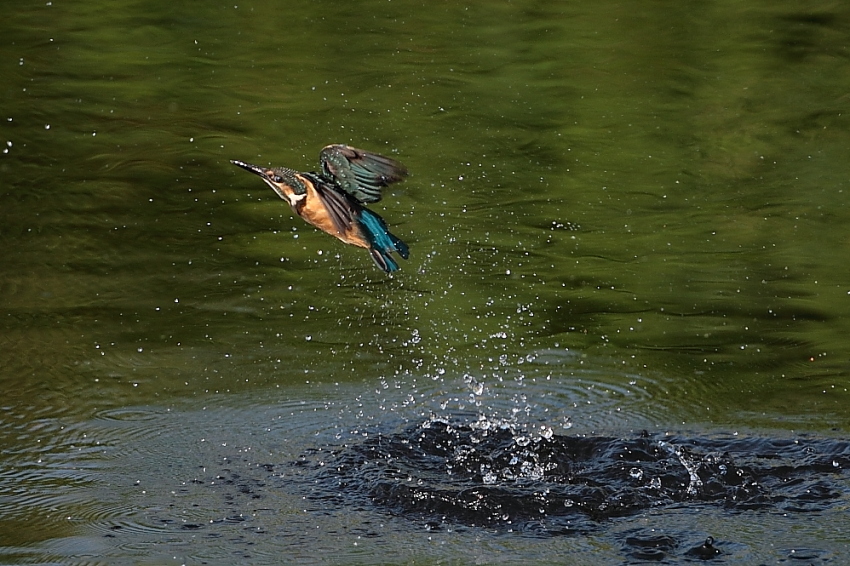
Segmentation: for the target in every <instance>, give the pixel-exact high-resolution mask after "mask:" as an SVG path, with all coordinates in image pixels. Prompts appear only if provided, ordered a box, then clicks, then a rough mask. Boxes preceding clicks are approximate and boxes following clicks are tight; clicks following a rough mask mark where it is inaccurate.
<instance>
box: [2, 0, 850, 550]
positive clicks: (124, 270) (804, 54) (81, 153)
mask: <svg viewBox="0 0 850 566" xmlns="http://www.w3.org/2000/svg"><path fill="white" fill-rule="evenodd" d="M848 15H849V14H848V13H847V10H846V9H845V8H843V7H841V6H838V5H834V4H827V3H822V4H816V5H813V6H809V7H807V9H806V11H802V10H801V9H800V8H799V6H798V5H797V4H796V3H791V2H778V3H777V2H770V3H767V2H762V3H755V4H752V3H751V4H749V5H747V6H739V5H738V4H737V3H734V4H733V3H720V4H714V5H711V6H700V7H695V6H680V5H678V4H669V5H668V4H659V5H657V6H650V7H642V9H641V10H640V11H635V10H634V9H633V7H632V6H630V5H624V4H619V3H614V2H611V3H606V4H603V5H593V6H584V5H575V6H571V5H560V4H554V5H553V4H551V3H550V4H546V5H544V4H533V3H527V2H526V3H511V2H505V3H501V4H493V3H490V4H481V5H476V6H473V5H468V6H464V5H434V4H421V3H414V2H407V1H395V0H394V1H392V2H366V3H359V4H358V5H357V6H353V5H352V6H350V7H349V6H345V5H344V6H339V5H338V4H333V3H329V2H290V3H287V5H286V6H280V5H276V4H274V3H264V2H253V3H250V4H236V5H234V4H231V5H228V6H214V5H209V6H192V7H191V8H190V7H188V6H186V7H184V6H181V5H176V4H168V3H153V2H147V3H141V4H135V5H133V6H104V5H95V4H84V5H79V4H76V5H68V4H65V3H59V2H55V1H54V2H33V3H25V4H22V5H20V6H18V7H16V9H15V11H14V13H10V14H9V15H8V17H7V18H5V19H4V21H3V23H1V24H0V26H2V29H3V32H4V33H3V37H4V38H5V40H4V42H3V43H2V48H0V53H2V54H3V55H4V56H3V57H2V58H0V75H2V77H3V78H4V80H3V85H4V89H3V101H4V103H3V105H2V112H0V138H2V139H0V144H4V145H3V149H4V153H3V154H0V173H2V175H0V226H2V228H0V265H2V266H3V269H2V274H0V292H2V297H3V300H2V303H0V308H2V312H0V321H2V322H0V325H2V326H0V328H2V331H1V332H0V345H2V346H1V347H0V387H2V392H3V393H2V397H0V407H2V413H0V414H2V416H0V522H2V527H3V528H0V548H2V552H3V557H4V560H5V561H7V562H28V563H37V562H63V563H69V562H70V563H86V562H88V563H98V562H102V563H128V562H135V563H137V562H145V561H149V562H151V563H161V562H164V561H171V560H174V561H175V562H180V563H183V562H185V563H195V562H198V561H201V560H210V561H217V562H222V561H233V560H234V559H241V558H244V556H245V555H247V554H250V555H251V558H250V559H251V560H252V561H254V562H258V563H262V562H276V561H278V560H279V559H280V557H281V556H282V555H283V556H287V557H291V558H292V559H293V560H294V559H296V558H300V559H303V560H307V559H309V560H312V561H313V562H318V563H322V562H325V563H327V562H332V563H375V562H381V561H385V560H386V557H387V556H398V557H399V561H414V560H417V561H421V560H423V559H429V560H431V561H433V562H440V561H442V562H455V563H467V562H475V561H484V562H494V561H498V560H503V561H506V562H516V560H518V557H522V558H525V559H529V560H534V561H538V562H541V563H546V562H558V563H562V562H563V560H564V557H565V556H571V557H575V560H576V563H588V561H590V560H596V559H597V558H596V557H598V560H599V563H611V562H612V561H613V562H619V561H622V560H641V559H648V558H647V557H643V558H641V556H642V555H641V554H640V552H644V551H640V550H639V549H641V548H644V549H646V548H648V549H649V550H645V551H646V552H650V553H651V552H655V551H656V550H657V549H658V548H660V549H661V552H663V553H664V557H665V559H666V560H683V559H685V558H686V557H687V552H688V551H689V550H691V549H694V548H698V547H699V546H700V545H703V544H704V543H705V541H706V539H707V537H709V536H711V537H713V538H714V539H715V543H714V544H715V545H716V547H717V548H719V549H721V550H723V552H724V554H723V555H722V556H724V557H726V559H730V560H733V561H734V562H735V563H744V564H746V563H751V564H760V563H774V562H777V561H781V560H789V559H791V558H794V557H799V556H804V557H805V559H806V560H809V561H819V562H830V561H831V562H835V563H838V561H839V560H840V558H839V557H840V556H841V555H843V554H846V551H847V540H846V537H845V536H844V535H843V534H842V533H843V532H846V530H847V524H846V520H845V519H844V518H843V515H842V514H841V513H840V512H839V509H841V508H842V505H843V504H845V503H846V497H847V493H848V491H847V484H846V477H845V475H844V473H843V472H838V473H837V474H836V475H835V476H830V479H829V481H830V482H832V483H829V490H830V491H829V493H831V494H833V495H834V496H831V497H828V498H826V501H827V503H826V504H824V506H823V507H821V508H818V509H816V510H814V511H812V512H808V513H791V514H786V512H785V510H784V509H783V508H782V507H781V505H774V506H770V507H768V508H767V509H762V510H758V511H749V510H748V511H745V512H736V511H730V510H729V509H726V508H724V507H723V506H718V505H708V506H704V505H695V504H693V502H692V501H689V500H683V502H680V503H678V504H676V505H667V504H664V505H660V506H654V507H650V508H648V509H643V510H640V511H637V512H635V513H631V514H627V515H626V516H624V517H618V518H616V519H613V520H609V521H601V522H600V523H599V526H598V527H597V528H593V529H590V528H588V529H585V530H583V531H582V532H581V534H580V535H574V534H573V535H569V534H568V535H564V536H541V534H540V532H539V530H538V529H536V528H528V529H514V530H513V531H511V530H510V529H509V528H505V526H504V525H480V524H478V523H476V522H475V521H471V522H470V521H463V520H461V518H457V517H454V518H453V517H448V518H446V519H445V520H443V519H442V518H440V517H437V518H435V517H434V516H430V515H428V514H427V513H425V514H424V515H422V514H417V513H415V512H410V513H407V512H404V513H399V512H396V511H394V510H393V509H387V508H386V507H382V506H381V505H376V504H370V503H369V502H368V501H367V500H365V499H358V498H360V497H361V495H358V494H362V493H363V491H356V490H355V491H354V492H352V493H353V494H354V495H352V499H353V500H356V501H357V503H352V504H348V503H346V502H345V501H339V500H336V499H330V500H327V501H325V502H324V503H321V504H320V503H317V502H316V500H314V499H310V493H311V492H310V491H309V490H305V488H304V486H301V485H298V482H296V481H293V482H291V483H290V482H288V481H287V478H288V477H289V476H290V475H293V474H294V472H293V471H292V469H290V467H289V466H290V464H291V463H292V462H298V461H299V459H300V458H306V459H307V460H305V461H310V462H312V459H310V455H311V454H315V453H325V452H328V453H336V451H340V450H345V449H346V447H356V446H359V445H360V444H361V443H368V442H371V441H372V439H374V438H376V437H377V435H383V436H384V437H387V438H407V437H406V436H405V435H409V434H411V433H410V431H411V430H417V429H416V427H421V426H424V425H425V424H426V423H429V422H432V420H433V419H437V420H438V421H439V420H444V421H446V422H451V423H455V424H456V425H457V426H460V427H462V426H473V425H474V424H475V423H479V422H493V423H501V422H508V423H510V424H511V426H515V427H520V428H519V429H518V430H520V429H521V430H524V431H526V432H527V433H528V437H529V438H535V437H538V436H540V435H542V434H544V433H545V434H547V435H549V434H551V437H552V438H561V437H573V436H574V437H587V438H590V439H616V440H617V441H622V442H625V443H628V442H631V441H633V440H634V439H636V438H640V436H641V434H642V431H644V430H646V431H647V434H648V435H649V436H648V437H649V438H652V439H656V440H663V439H664V438H666V436H665V435H668V434H669V435H670V436H672V437H673V438H675V439H680V440H684V441H686V442H691V443H693V445H695V446H697V447H707V446H709V445H711V443H712V442H715V441H717V442H719V440H717V439H732V440H734V439H736V438H738V439H740V438H746V439H755V440H752V443H753V444H754V445H755V446H757V447H762V448H764V447H774V446H775V445H777V443H780V445H783V446H784V444H782V443H783V442H785V441H789V442H801V441H805V442H812V443H814V444H815V445H817V446H818V447H819V448H818V450H820V451H821V452H823V453H824V454H829V453H830V452H831V451H832V452H835V453H836V455H840V446H842V444H841V443H842V442H843V441H844V439H845V438H846V430H847V427H848V424H850V413H848V411H847V409H846V407H847V402H848V392H847V387H848V383H850V379H848V365H847V360H848V359H850V358H849V357H848V353H849V352H848V346H847V341H846V339H845V336H847V335H848V330H850V329H848V322H847V321H848V320H850V317H848V314H850V313H848V305H849V304H850V286H848V283H847V269H846V266H845V263H846V261H845V256H846V247H847V237H846V231H845V226H847V223H848V196H847V174H846V166H845V163H846V154H847V147H848V139H849V138H848V135H847V133H846V132H847V131H848V124H847V92H846V85H847V84H848V80H847V79H848V77H847V76H846V75H847V65H846V64H845V63H846V56H847V55H846V46H845V38H846V36H847V31H848V30H847V22H848ZM334 142H335V143H350V144H352V145H355V146H358V147H363V148H366V149H370V150H373V151H378V152H381V153H385V154H387V155H391V156H393V157H394V158H396V159H399V160H400V161H402V162H403V163H404V164H405V165H406V166H407V167H408V168H409V169H410V171H411V177H410V178H409V179H408V180H407V181H406V182H404V183H402V184H400V185H397V186H393V187H392V188H391V189H390V190H389V191H387V193H386V194H385V197H384V200H383V201H381V202H380V203H378V205H376V206H374V209H375V210H376V211H377V212H378V213H380V214H381V215H382V216H383V217H384V218H385V219H386V220H387V221H388V223H389V225H390V228H391V229H392V231H393V233H395V234H397V235H398V236H399V237H401V238H402V239H403V240H405V241H406V242H407V243H408V244H409V245H410V248H411V258H410V260H409V261H407V262H402V271H400V272H399V273H398V274H397V275H395V276H393V277H391V278H389V277H385V276H384V275H383V274H382V273H381V272H380V271H378V270H376V269H375V268H374V266H373V265H372V262H371V260H370V259H369V257H368V254H366V253H364V252H363V250H358V249H355V248H349V247H344V246H343V245H341V244H340V243H339V242H336V241H334V240H333V239H332V238H330V237H328V236H327V235H325V234H321V233H318V232H316V231H315V230H313V229H312V228H310V227H309V226H307V225H306V224H304V223H303V222H302V221H300V220H297V219H293V218H292V217H291V213H290V211H289V208H288V206H286V204H285V203H283V202H282V201H280V200H279V199H277V198H276V197H275V196H274V194H272V192H271V191H269V190H268V189H267V188H266V187H265V186H264V185H263V184H262V183H259V182H258V181H257V180H256V179H254V178H251V177H250V176H248V175H245V174H244V172H242V171H240V170H239V169H238V168H236V167H233V166H232V165H230V163H229V160H230V159H242V160H245V161H249V162H252V163H258V164H271V165H282V166H288V167H293V168H296V169H300V170H313V169H316V168H317V167H318V163H317V157H318V151H319V149H320V148H321V147H323V146H324V145H326V144H328V143H334ZM482 419H483V421H482ZM410 427H413V428H410ZM735 434H737V435H738V436H737V437H736V436H733V435H735ZM732 440H730V441H729V442H730V444H729V445H728V446H727V448H731V447H734V446H739V445H738V444H735V443H734V442H732ZM724 442H725V440H724ZM367 445H368V444H367ZM744 446H750V445H749V444H745V445H744ZM706 449H707V448H706ZM771 450H774V449H773V448H771ZM317 451H318V452H317ZM753 451H754V452H758V450H757V449H755V448H754V449H753ZM776 452H777V458H779V460H780V461H782V462H784V465H787V466H789V467H791V468H793V469H797V468H799V467H800V466H802V465H803V462H802V461H801V460H802V459H803V457H802V456H801V455H800V454H799V453H798V452H795V451H793V450H778V451H776ZM255 454H256V455H258V456H256V457H255V456H254V455H255ZM479 456H483V455H482V454H479ZM224 458H227V459H228V460H230V461H232V462H236V464H226V463H225V461H224ZM377 462H380V461H377ZM600 462H604V460H599V461H598V462H597V463H600ZM376 465H377V464H376ZM840 467H841V466H840ZM225 469H228V470H229V471H225ZM842 470H843V468H842ZM236 473H238V474H239V475H240V477H241V478H248V479H247V480H245V481H248V484H250V485H249V487H248V488H246V492H245V493H242V492H241V491H239V488H238V486H239V480H235V481H233V482H232V484H228V485H233V486H236V487H232V488H225V489H222V490H221V491H216V490H215V489H210V488H208V487H207V486H208V485H209V484H210V483H211V482H213V481H214V479H215V476H216V474H220V475H222V477H225V478H229V479H233V476H232V474H236ZM494 473H495V472H494ZM304 474H305V475H303V476H300V475H298V474H294V477H295V478H302V479H303V478H308V479H312V480H313V481H318V480H317V479H316V478H315V477H314V476H311V475H310V474H308V473H307V472H306V471H305V472H304ZM485 475H486V474H485ZM487 477H490V476H487ZM495 477H496V478H498V477H499V476H498V474H496V476H495ZM483 478H484V476H482V479H481V481H482V482H483ZM798 479H799V481H800V482H803V483H805V482H806V481H817V478H814V477H813V476H812V477H806V476H805V474H802V475H801V477H799V478H798ZM195 480H197V481H198V482H200V483H193V482H194V481H195ZM442 481H445V482H448V483H447V487H451V486H452V484H451V482H450V479H449V478H444V480H442ZM494 481H497V483H498V482H499V481H502V482H504V481H508V480H507V478H505V477H501V479H496V480H494ZM623 481H626V480H625V479H624V480H623ZM137 482H138V483H137ZM431 482H434V484H435V485H431ZM260 483H262V484H264V485H263V486H260V485H259V484H260ZM248 484H246V485H248ZM438 484H439V482H438V481H437V480H436V479H435V478H434V477H430V479H429V483H428V486H426V487H436V485H438ZM621 487H622V486H621ZM687 487H688V486H685V487H684V488H683V489H684V491H685V492H687ZM240 493H241V494H242V495H239V494H240ZM251 493H254V494H260V495H261V496H262V497H261V498H260V499H261V502H260V503H258V504H257V505H253V504H252V503H251V501H253V500H251ZM771 493H775V492H771ZM525 495H526V494H525V493H524V492H523V493H521V495H520V497H523V496H525ZM240 497H244V499H245V500H246V501H247V502H246V503H244V504H243V503H238V504H237V503H236V501H240V499H239V498H240ZM305 497H306V498H307V499H304V498H305ZM801 517H802V518H801ZM181 525H189V526H187V527H185V528H183V527H181ZM192 525H194V526H195V527H196V528H195V527H192ZM258 527H259V528H260V529H261V530H262V531H263V532H255V531H256V528H258ZM437 527H439V528H437ZM252 529H254V530H252ZM659 537H660V538H659ZM636 549H638V550H636ZM239 553H241V554H239ZM730 557H732V558H730Z"/></svg>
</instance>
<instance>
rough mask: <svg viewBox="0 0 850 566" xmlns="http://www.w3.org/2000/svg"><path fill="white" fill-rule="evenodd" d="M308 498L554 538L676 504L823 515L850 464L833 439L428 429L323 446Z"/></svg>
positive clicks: (307, 463)
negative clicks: (335, 445) (606, 520)
mask: <svg viewBox="0 0 850 566" xmlns="http://www.w3.org/2000/svg"><path fill="white" fill-rule="evenodd" d="M296 465H298V466H303V467H307V468H309V469H311V470H312V471H313V474H314V478H312V479H313V480H314V481H311V482H309V483H310V484H311V485H312V486H313V491H312V493H311V497H316V498H323V499H327V500H335V501H337V502H338V503H339V504H340V505H350V504H351V503H352V502H354V501H357V502H358V503H360V504H372V505H375V506H377V507H380V508H383V509H386V510H387V511H388V512H391V513H395V514H399V515H403V516H409V517H419V518H423V519H425V520H426V521H428V522H429V523H430V522H435V523H440V522H442V521H447V522H451V523H462V524H466V525H470V526H487V527H494V526H495V527H499V526H501V527H510V528H511V529H513V530H521V531H526V530H532V531H537V530H541V531H545V532H548V533H552V534H561V533H569V532H582V531H588V530H595V529H596V528H598V524H599V523H600V522H601V521H604V520H605V519H608V518H611V517H619V516H625V515H631V514H636V513H640V512H641V511H644V510H646V509H649V508H653V507H659V506H675V505H704V504H711V505H719V506H722V507H724V508H726V509H728V510H729V512H730V513H736V512H740V511H744V510H753V509H756V510H758V509H764V510H772V511H779V512H812V511H820V510H824V509H826V508H828V507H829V506H830V505H832V504H834V502H835V501H837V500H839V499H842V498H844V497H845V496H846V495H847V493H846V486H844V485H843V482H842V483H838V484H837V483H836V482H834V481H833V480H834V479H835V478H836V477H837V476H840V475H841V474H842V472H843V470H845V469H846V468H847V467H848V465H850V443H848V442H845V441H835V440H822V439H821V440H810V439H769V438H758V437H750V438H737V437H731V438H687V437H682V436H668V435H659V434H649V433H646V432H644V433H642V434H640V435H638V436H636V437H633V438H615V437H604V436H598V437H591V436H578V437H576V436H560V435H549V434H547V435H544V436H539V435H538V436H536V437H534V436H531V435H529V434H528V433H527V432H526V431H524V430H521V429H519V428H518V427H515V426H512V425H508V424H500V423H492V422H490V421H487V420H484V419H482V420H479V421H477V422H473V423H472V424H470V423H468V422H463V421H457V422H455V421H446V420H430V421H427V422H425V423H419V424H416V425H411V426H409V427H408V428H406V429H404V430H403V431H401V432H400V433H397V434H392V435H384V434H378V435H375V436H373V437H371V438H369V439H367V440H364V442H363V443H362V444H356V445H349V446H345V447H342V448H318V449H316V450H315V451H312V452H311V453H310V454H306V455H305V456H304V457H303V459H302V460H301V461H300V462H298V463H297V464H296Z"/></svg>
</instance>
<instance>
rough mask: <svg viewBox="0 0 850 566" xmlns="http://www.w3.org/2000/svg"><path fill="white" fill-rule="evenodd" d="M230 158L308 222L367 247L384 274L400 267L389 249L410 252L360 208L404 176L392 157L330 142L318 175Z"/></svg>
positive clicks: (404, 254) (380, 220)
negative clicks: (267, 166) (263, 183)
mask: <svg viewBox="0 0 850 566" xmlns="http://www.w3.org/2000/svg"><path fill="white" fill-rule="evenodd" d="M230 162H231V163H233V164H234V165H236V166H238V167H241V168H242V169H245V170H246V171H250V172H251V173H254V174H255V175H257V176H259V177H260V178H261V179H262V180H263V181H265V182H266V184H267V185H268V186H269V187H271V188H272V190H273V191H274V192H276V193H277V195H278V196H279V197H280V198H282V199H283V200H285V201H286V202H288V203H289V206H291V207H292V211H293V212H294V213H295V214H296V215H298V216H300V217H301V218H303V219H304V220H305V221H306V222H307V223H308V224H312V225H313V226H315V227H316V228H318V229H319V230H322V231H324V232H327V233H328V234H330V235H331V236H334V237H335V238H337V239H339V240H342V241H343V242H345V243H346V244H351V245H354V246H358V247H361V248H366V249H367V250H369V253H370V254H371V255H372V260H374V262H375V265H377V266H378V267H379V268H381V269H383V270H384V271H385V272H386V273H391V272H393V271H397V270H398V269H399V267H398V263H396V261H395V260H394V259H393V257H392V256H391V255H390V254H391V253H393V252H396V253H398V255H400V256H401V257H403V258H404V259H407V258H408V257H409V256H410V250H409V249H408V247H407V244H405V243H404V242H402V241H401V240H400V239H399V238H398V237H397V236H395V235H394V234H391V233H390V231H389V229H388V228H387V223H386V222H384V219H383V218H381V217H380V216H378V215H377V214H376V213H374V212H372V211H371V210H369V209H368V208H365V206H364V205H366V204H370V203H373V202H378V201H379V200H381V190H382V189H383V188H384V187H386V186H387V185H389V184H391V183H395V182H398V181H402V180H403V179H404V178H405V177H407V169H406V168H405V167H404V165H402V164H401V163H399V162H398V161H396V160H395V159H391V158H389V157H385V156H383V155H378V154H377V153H371V152H369V151H364V150H362V149H357V148H355V147H351V146H348V145H343V144H333V145H329V146H326V147H324V148H323V149H322V151H321V152H320V153H319V162H320V163H321V168H322V170H321V172H320V173H316V172H310V173H299V172H298V171H295V170H293V169H287V168H286V167H275V168H273V169H269V168H265V167H259V166H257V165H251V164H250V163H245V162H244V161H237V160H231V161H230Z"/></svg>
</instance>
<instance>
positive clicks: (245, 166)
mask: <svg viewBox="0 0 850 566" xmlns="http://www.w3.org/2000/svg"><path fill="white" fill-rule="evenodd" d="M230 162H231V163H233V164H234V165H236V166H237V167H241V168H242V169H244V170H245V171H250V172H251V173H253V174H254V175H259V176H260V177H262V178H263V179H268V178H269V176H268V173H266V171H268V169H263V168H262V167H258V166H256V165H251V164H250V163H245V162H244V161H237V160H236V159H231V160H230Z"/></svg>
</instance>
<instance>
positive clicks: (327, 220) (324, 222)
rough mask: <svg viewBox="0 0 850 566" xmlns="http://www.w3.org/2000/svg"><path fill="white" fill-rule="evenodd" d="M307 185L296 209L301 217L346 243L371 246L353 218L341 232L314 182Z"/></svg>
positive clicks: (361, 246) (362, 246)
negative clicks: (305, 192)
mask: <svg viewBox="0 0 850 566" xmlns="http://www.w3.org/2000/svg"><path fill="white" fill-rule="evenodd" d="M306 185H307V194H306V195H305V197H304V199H303V200H302V201H301V202H299V203H297V204H296V210H295V212H296V213H297V214H298V215H299V216H300V217H301V218H303V219H304V220H306V221H307V222H309V223H310V224H312V225H313V226H315V227H316V228H318V229H319V230H322V231H323V232H327V233H328V234H330V235H331V236H334V237H336V238H338V239H340V240H342V241H343V242H345V243H346V244H351V245H353V246H358V247H360V248H367V249H368V248H370V247H371V246H370V244H369V242H368V241H367V240H366V239H365V238H364V237H363V236H362V235H361V234H360V230H359V226H357V224H356V223H355V222H354V221H353V219H348V223H347V225H346V227H345V229H344V230H343V231H342V232H340V231H339V230H338V229H337V227H336V223H334V221H333V219H332V218H331V216H330V214H329V213H328V209H327V208H326V207H325V205H324V202H323V200H322V197H320V196H319V195H318V193H317V191H316V189H315V187H313V184H312V183H306Z"/></svg>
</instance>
